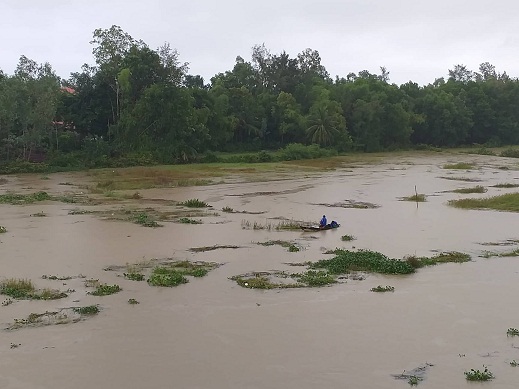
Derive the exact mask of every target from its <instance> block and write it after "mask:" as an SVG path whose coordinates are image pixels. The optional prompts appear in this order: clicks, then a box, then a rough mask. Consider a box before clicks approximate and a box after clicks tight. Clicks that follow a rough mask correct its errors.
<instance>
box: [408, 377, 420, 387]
mask: <svg viewBox="0 0 519 389" xmlns="http://www.w3.org/2000/svg"><path fill="white" fill-rule="evenodd" d="M419 382H420V378H418V377H417V376H415V375H412V376H410V377H409V379H408V380H407V383H408V384H409V385H411V386H416V385H418V383H419Z"/></svg>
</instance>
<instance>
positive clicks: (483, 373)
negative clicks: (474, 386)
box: [464, 366, 494, 381]
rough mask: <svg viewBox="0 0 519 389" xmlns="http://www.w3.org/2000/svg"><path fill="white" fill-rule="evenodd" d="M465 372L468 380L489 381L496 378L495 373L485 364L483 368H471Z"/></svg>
mask: <svg viewBox="0 0 519 389" xmlns="http://www.w3.org/2000/svg"><path fill="white" fill-rule="evenodd" d="M464 374H465V378H466V379H467V381H489V380H491V379H493V378H494V374H492V372H491V371H490V370H488V367H486V366H483V370H474V369H470V370H469V371H466V372H465V373H464Z"/></svg>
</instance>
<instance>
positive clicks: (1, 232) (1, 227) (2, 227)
mask: <svg viewBox="0 0 519 389" xmlns="http://www.w3.org/2000/svg"><path fill="white" fill-rule="evenodd" d="M6 232H7V228H5V227H4V226H0V234H5V233H6Z"/></svg>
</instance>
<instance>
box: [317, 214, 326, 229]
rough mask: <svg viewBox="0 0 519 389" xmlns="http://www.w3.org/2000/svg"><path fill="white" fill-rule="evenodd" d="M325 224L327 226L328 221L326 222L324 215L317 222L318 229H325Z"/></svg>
mask: <svg viewBox="0 0 519 389" xmlns="http://www.w3.org/2000/svg"><path fill="white" fill-rule="evenodd" d="M327 224H328V220H326V215H323V218H322V219H321V221H320V222H319V227H321V228H323V227H326V225H327Z"/></svg>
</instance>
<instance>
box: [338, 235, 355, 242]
mask: <svg viewBox="0 0 519 389" xmlns="http://www.w3.org/2000/svg"><path fill="white" fill-rule="evenodd" d="M341 240H342V241H343V242H350V241H352V240H355V237H354V236H353V235H343V236H341Z"/></svg>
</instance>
